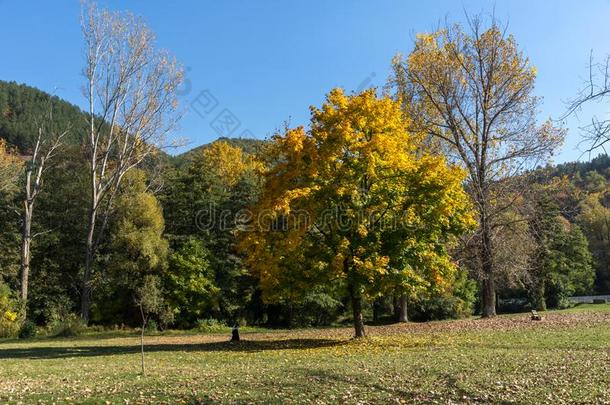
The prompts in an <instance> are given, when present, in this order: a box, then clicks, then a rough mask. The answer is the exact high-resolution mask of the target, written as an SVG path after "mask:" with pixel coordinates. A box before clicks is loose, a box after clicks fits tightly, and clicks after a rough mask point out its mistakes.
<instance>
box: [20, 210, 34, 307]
mask: <svg viewBox="0 0 610 405" xmlns="http://www.w3.org/2000/svg"><path fill="white" fill-rule="evenodd" d="M31 244H32V206H31V205H29V204H28V202H27V201H26V202H25V212H24V215H23V229H22V234H21V300H22V301H23V305H24V309H23V310H24V316H25V315H27V314H26V312H25V311H26V310H27V300H28V284H29V278H30V259H31V256H30V250H31V249H30V247H31Z"/></svg>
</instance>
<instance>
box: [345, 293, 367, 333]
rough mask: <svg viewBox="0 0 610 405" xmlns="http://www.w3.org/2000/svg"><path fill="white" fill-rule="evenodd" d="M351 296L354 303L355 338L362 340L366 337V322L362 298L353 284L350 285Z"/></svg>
mask: <svg viewBox="0 0 610 405" xmlns="http://www.w3.org/2000/svg"><path fill="white" fill-rule="evenodd" d="M349 295H350V298H351V301H352V314H353V316H354V332H355V337H357V338H361V337H364V336H365V335H366V333H365V330H364V320H363V318H362V296H361V295H360V292H359V291H357V289H356V287H355V286H354V285H353V284H352V283H350V285H349Z"/></svg>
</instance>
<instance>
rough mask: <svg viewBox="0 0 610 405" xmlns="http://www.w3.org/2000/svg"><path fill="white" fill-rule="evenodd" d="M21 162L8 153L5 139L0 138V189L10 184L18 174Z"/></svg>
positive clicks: (4, 188)
mask: <svg viewBox="0 0 610 405" xmlns="http://www.w3.org/2000/svg"><path fill="white" fill-rule="evenodd" d="M21 166H22V162H21V161H20V160H19V158H18V157H17V156H15V155H14V154H12V153H10V151H9V150H8V147H7V144H6V141H5V140H4V139H0V191H3V190H6V189H7V188H9V187H10V186H12V185H13V184H14V182H15V180H16V178H17V176H18V175H19V172H20V170H21Z"/></svg>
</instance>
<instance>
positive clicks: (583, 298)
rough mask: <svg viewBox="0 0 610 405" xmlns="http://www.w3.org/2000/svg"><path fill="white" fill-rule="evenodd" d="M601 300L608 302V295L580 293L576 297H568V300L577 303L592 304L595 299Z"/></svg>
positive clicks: (609, 298) (609, 300)
mask: <svg viewBox="0 0 610 405" xmlns="http://www.w3.org/2000/svg"><path fill="white" fill-rule="evenodd" d="M601 300H605V301H606V302H610V295H580V296H577V297H570V301H572V302H574V303H577V304H594V303H596V301H597V302H601Z"/></svg>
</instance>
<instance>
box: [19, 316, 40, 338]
mask: <svg viewBox="0 0 610 405" xmlns="http://www.w3.org/2000/svg"><path fill="white" fill-rule="evenodd" d="M33 337H36V324H35V323H34V322H32V321H30V320H27V321H25V322H24V323H23V325H22V326H21V330H20V331H19V339H29V338H33Z"/></svg>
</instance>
